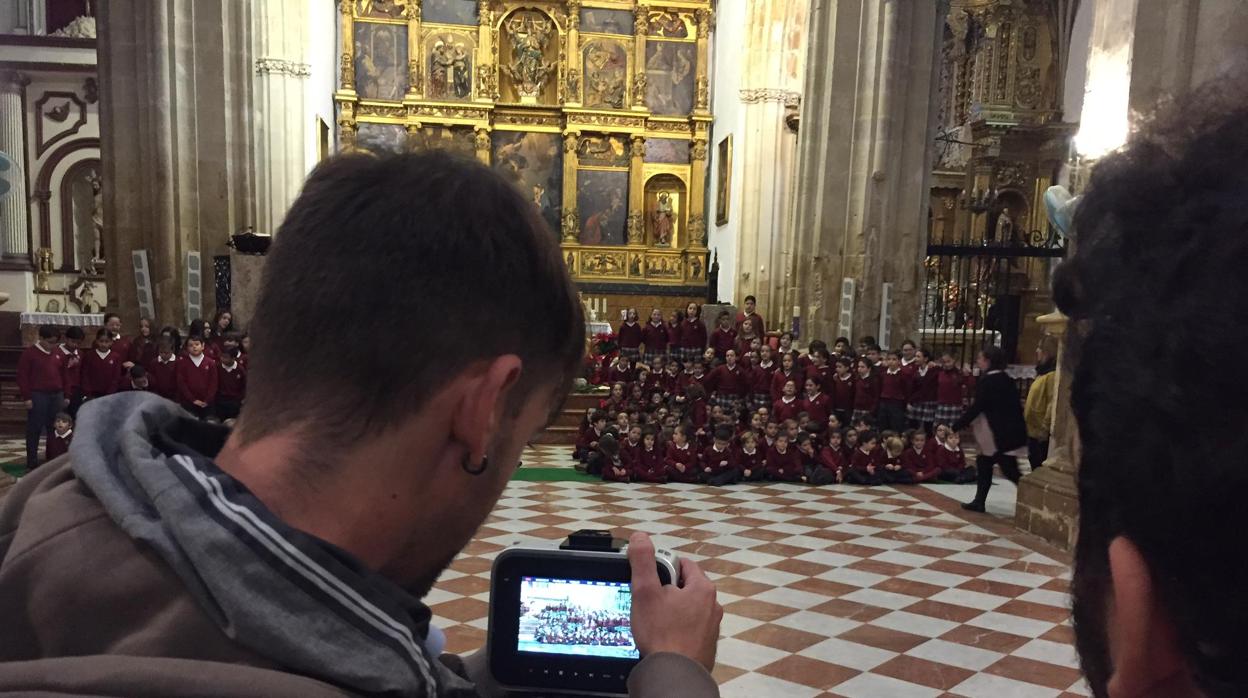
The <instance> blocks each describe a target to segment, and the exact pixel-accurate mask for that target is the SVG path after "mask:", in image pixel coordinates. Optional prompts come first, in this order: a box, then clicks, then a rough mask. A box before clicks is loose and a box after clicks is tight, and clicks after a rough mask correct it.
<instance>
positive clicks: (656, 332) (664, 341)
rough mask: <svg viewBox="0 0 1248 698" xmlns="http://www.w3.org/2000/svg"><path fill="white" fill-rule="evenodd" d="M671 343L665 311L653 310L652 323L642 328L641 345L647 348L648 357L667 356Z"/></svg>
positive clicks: (651, 314)
mask: <svg viewBox="0 0 1248 698" xmlns="http://www.w3.org/2000/svg"><path fill="white" fill-rule="evenodd" d="M670 342H671V332H670V331H669V329H668V326H667V323H665V322H663V311H662V310H659V309H658V308H654V309H652V310H651V311H650V322H647V323H646V324H645V325H643V326H642V328H641V343H642V344H643V345H644V346H645V352H646V356H647V357H651V356H665V355H666V354H667V345H668V344H669V343H670Z"/></svg>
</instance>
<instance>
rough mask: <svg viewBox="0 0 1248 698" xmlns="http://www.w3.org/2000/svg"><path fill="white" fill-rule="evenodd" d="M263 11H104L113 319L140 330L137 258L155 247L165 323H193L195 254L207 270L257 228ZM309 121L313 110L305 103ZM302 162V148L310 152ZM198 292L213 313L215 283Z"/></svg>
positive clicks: (187, 1)
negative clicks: (238, 237) (256, 115)
mask: <svg viewBox="0 0 1248 698" xmlns="http://www.w3.org/2000/svg"><path fill="white" fill-rule="evenodd" d="M251 12H252V3H251V2H250V0H209V1H207V2H205V1H204V0H151V1H150V2H135V3H118V2H106V3H101V4H100V6H99V18H98V26H99V29H100V39H99V72H100V91H101V95H100V142H101V143H100V145H101V148H100V149H101V161H102V163H103V165H102V166H103V168H104V172H103V173H102V174H103V178H104V191H103V199H104V218H105V220H107V221H109V227H110V229H111V230H112V234H111V235H109V236H107V237H106V238H105V241H104V242H105V245H104V246H105V257H106V258H107V259H109V260H116V261H117V263H110V264H109V265H108V270H107V274H108V290H109V305H110V309H112V310H116V311H118V312H119V313H121V315H122V317H123V319H124V320H125V321H126V323H127V324H128V325H129V326H131V327H134V326H135V325H136V324H137V320H138V302H137V291H136V289H135V284H134V278H133V274H132V271H131V270H132V267H131V265H130V262H129V259H130V253H131V251H132V250H136V249H145V250H147V252H148V259H149V263H150V272H151V277H152V278H151V281H152V289H153V294H154V301H155V305H156V318H155V320H156V321H157V323H158V325H163V324H174V325H184V324H185V323H186V322H187V320H188V318H187V317H186V312H187V311H186V309H187V303H186V295H187V288H186V253H187V252H189V251H191V250H195V251H198V252H200V254H201V255H202V257H203V262H204V264H205V265H206V266H209V267H210V266H211V260H212V256H213V255H218V254H224V253H225V252H227V251H228V248H227V247H226V242H227V241H228V239H229V235H230V234H231V233H233V232H235V231H237V230H239V229H241V228H243V227H244V226H246V225H250V224H253V223H254V222H255V206H256V202H255V184H254V181H253V179H252V172H253V159H252V158H253V147H252V129H251V119H252V89H253V85H254V79H255V64H254V62H253V61H252V45H251V30H252V27H253V25H252V17H251ZM298 104H299V107H298V109H299V111H300V113H302V102H299V103H298ZM299 152H300V153H302V144H301V147H300V149H299ZM201 278H202V283H201V286H200V287H199V288H197V289H192V290H193V291H197V292H198V293H199V294H200V295H201V297H202V298H204V299H205V301H204V303H203V308H204V310H205V312H208V311H211V310H212V303H211V298H212V295H211V294H212V289H213V276H212V274H202V275H201Z"/></svg>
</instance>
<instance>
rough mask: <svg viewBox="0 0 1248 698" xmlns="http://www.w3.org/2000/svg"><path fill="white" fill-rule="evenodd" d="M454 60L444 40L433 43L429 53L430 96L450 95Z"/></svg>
mask: <svg viewBox="0 0 1248 698" xmlns="http://www.w3.org/2000/svg"><path fill="white" fill-rule="evenodd" d="M454 62H455V59H454V58H453V57H452V56H451V52H450V50H449V49H448V47H447V45H446V42H445V41H438V42H437V43H435V44H434V45H433V52H432V53H431V54H430V55H429V96H430V97H434V98H438V97H443V98H445V97H450V74H451V66H452V64H454Z"/></svg>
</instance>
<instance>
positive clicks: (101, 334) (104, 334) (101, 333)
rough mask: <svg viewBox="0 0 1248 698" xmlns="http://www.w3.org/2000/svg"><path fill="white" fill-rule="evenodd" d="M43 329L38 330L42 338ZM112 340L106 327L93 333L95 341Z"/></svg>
mask: <svg viewBox="0 0 1248 698" xmlns="http://www.w3.org/2000/svg"><path fill="white" fill-rule="evenodd" d="M43 327H51V325H44V326H43ZM43 327H40V328H39V336H40V337H43ZM53 329H56V328H53ZM53 336H54V337H55V336H56V335H53ZM112 338H113V334H112V333H111V332H109V331H108V328H107V327H101V328H100V329H98V330H96V331H95V339H96V341H99V340H101V339H112Z"/></svg>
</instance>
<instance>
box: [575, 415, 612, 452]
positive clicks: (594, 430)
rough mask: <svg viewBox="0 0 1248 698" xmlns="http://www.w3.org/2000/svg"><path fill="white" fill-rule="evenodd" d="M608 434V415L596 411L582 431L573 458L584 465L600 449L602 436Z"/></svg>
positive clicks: (577, 439)
mask: <svg viewBox="0 0 1248 698" xmlns="http://www.w3.org/2000/svg"><path fill="white" fill-rule="evenodd" d="M605 433H607V413H606V412H603V411H602V410H595V411H594V412H593V413H592V414H591V415H590V416H589V419H588V420H587V423H586V424H585V427H584V428H583V429H581V433H580V435H579V436H577V438H576V445H575V446H574V447H573V449H572V457H573V458H575V459H576V460H578V461H580V462H581V463H584V462H585V461H586V460H587V459H588V458H589V454H590V453H593V452H594V451H595V450H596V449H597V448H598V441H599V439H601V438H602V435H603V434H605Z"/></svg>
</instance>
